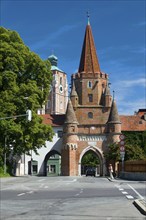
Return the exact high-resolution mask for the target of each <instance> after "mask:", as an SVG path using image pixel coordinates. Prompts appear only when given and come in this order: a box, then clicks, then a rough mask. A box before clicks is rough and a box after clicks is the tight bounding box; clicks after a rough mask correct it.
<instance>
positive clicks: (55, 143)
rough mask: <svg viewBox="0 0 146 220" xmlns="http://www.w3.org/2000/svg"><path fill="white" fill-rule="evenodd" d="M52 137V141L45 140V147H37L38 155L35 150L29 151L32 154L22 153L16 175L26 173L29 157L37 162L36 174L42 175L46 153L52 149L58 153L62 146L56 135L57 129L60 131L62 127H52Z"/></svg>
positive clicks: (60, 139)
mask: <svg viewBox="0 0 146 220" xmlns="http://www.w3.org/2000/svg"><path fill="white" fill-rule="evenodd" d="M53 130H54V133H55V135H54V137H53V140H52V142H49V141H46V147H42V148H40V149H38V155H36V154H35V152H33V151H32V152H30V154H31V155H32V156H28V155H22V157H23V162H22V159H21V160H20V161H19V162H18V166H17V169H16V175H18V176H21V175H28V174H29V173H28V162H29V161H31V158H32V159H33V161H37V162H38V175H44V160H45V157H46V155H47V154H48V153H49V152H50V151H52V150H55V151H57V152H58V153H61V146H62V138H59V137H58V131H62V127H54V128H53Z"/></svg>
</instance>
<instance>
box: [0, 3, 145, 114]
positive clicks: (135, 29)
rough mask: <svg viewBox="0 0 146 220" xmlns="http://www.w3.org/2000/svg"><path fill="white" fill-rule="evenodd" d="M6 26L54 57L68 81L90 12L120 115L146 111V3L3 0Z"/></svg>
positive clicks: (102, 65)
mask: <svg viewBox="0 0 146 220" xmlns="http://www.w3.org/2000/svg"><path fill="white" fill-rule="evenodd" d="M0 4H1V8H0V12H1V13H0V14H1V19H0V20H1V24H0V25H1V26H3V27H5V28H7V29H11V30H15V31H17V32H18V33H19V34H20V36H21V38H22V39H23V41H24V43H25V44H26V45H27V46H28V47H29V48H30V50H31V51H34V52H35V53H37V54H38V55H39V56H40V57H41V58H42V59H43V60H46V59H47V58H48V57H49V56H50V55H51V54H52V53H53V54H54V55H55V56H57V57H58V67H59V68H60V69H61V70H63V71H64V72H65V73H66V74H67V76H68V83H70V77H71V74H73V73H76V72H77V70H78V67H79V62H80V56H81V50H82V44H83V39H84V34H85V28H86V25H87V15H86V14H87V11H88V12H89V14H90V24H91V28H92V33H93V37H94V41H95V45H96V50H97V55H98V60H99V63H100V69H101V71H103V72H105V73H107V74H108V75H109V81H110V83H111V86H110V89H111V94H112V93H113V90H114V91H115V99H116V102H117V107H118V111H119V114H120V115H133V114H134V112H135V111H138V109H141V108H146V91H145V90H146V34H145V33H146V1H145V0H121V1H120V0H113V1H112V0H96V1H95V0H94V1H93V0H86V1H85V0H73V1H70V0H66V1H62V0H60V1H59V0H58V1H57V0H53V1H51V0H32V1H31V0H1V3H0Z"/></svg>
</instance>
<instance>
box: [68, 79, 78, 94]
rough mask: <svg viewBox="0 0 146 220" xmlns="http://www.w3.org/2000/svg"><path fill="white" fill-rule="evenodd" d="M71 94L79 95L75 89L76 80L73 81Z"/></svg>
mask: <svg viewBox="0 0 146 220" xmlns="http://www.w3.org/2000/svg"><path fill="white" fill-rule="evenodd" d="M70 96H78V95H77V92H76V89H75V83H74V80H73V82H72V88H71V94H70Z"/></svg>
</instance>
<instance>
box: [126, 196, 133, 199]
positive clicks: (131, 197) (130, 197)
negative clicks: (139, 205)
mask: <svg viewBox="0 0 146 220" xmlns="http://www.w3.org/2000/svg"><path fill="white" fill-rule="evenodd" d="M126 197H127V199H134V197H133V196H131V195H126Z"/></svg>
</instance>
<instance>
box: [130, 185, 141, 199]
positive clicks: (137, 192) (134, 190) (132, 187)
mask: <svg viewBox="0 0 146 220" xmlns="http://www.w3.org/2000/svg"><path fill="white" fill-rule="evenodd" d="M127 185H128V186H129V187H130V188H131V189H132V190H133V191H134V192H135V193H136V194H137V195H138V196H139V198H140V199H144V197H143V196H142V195H140V193H139V192H137V191H136V189H134V188H133V187H132V186H131V185H129V184H127Z"/></svg>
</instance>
